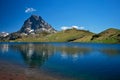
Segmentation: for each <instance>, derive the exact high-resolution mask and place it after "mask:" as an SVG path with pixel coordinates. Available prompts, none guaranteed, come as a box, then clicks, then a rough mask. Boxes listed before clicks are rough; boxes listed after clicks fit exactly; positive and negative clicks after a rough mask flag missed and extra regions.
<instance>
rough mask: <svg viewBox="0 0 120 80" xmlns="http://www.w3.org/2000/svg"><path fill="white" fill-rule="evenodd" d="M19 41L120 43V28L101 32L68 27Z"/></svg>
mask: <svg viewBox="0 0 120 80" xmlns="http://www.w3.org/2000/svg"><path fill="white" fill-rule="evenodd" d="M13 41H17V42H18V41H19V42H95V43H96V42H97V43H120V30H118V29H114V28H110V29H107V30H105V31H103V32H101V33H99V34H94V33H92V32H89V31H86V30H77V29H68V30H65V31H60V32H57V33H54V34H48V33H45V32H44V33H40V34H35V35H28V36H23V37H21V38H19V39H16V40H13Z"/></svg>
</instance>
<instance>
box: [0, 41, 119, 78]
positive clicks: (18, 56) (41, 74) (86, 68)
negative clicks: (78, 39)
mask: <svg viewBox="0 0 120 80" xmlns="http://www.w3.org/2000/svg"><path fill="white" fill-rule="evenodd" d="M0 80H120V44H102V43H72V42H68V43H52V42H51V43H50V42H48V43H47V42H46V43H39V42H36V43H26V42H1V43H0Z"/></svg>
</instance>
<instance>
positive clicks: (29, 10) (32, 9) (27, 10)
mask: <svg viewBox="0 0 120 80" xmlns="http://www.w3.org/2000/svg"><path fill="white" fill-rule="evenodd" d="M35 11H37V10H36V9H34V8H26V10H25V13H31V12H35Z"/></svg>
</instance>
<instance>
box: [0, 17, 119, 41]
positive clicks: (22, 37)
mask: <svg viewBox="0 0 120 80" xmlns="http://www.w3.org/2000/svg"><path fill="white" fill-rule="evenodd" d="M0 41H7V42H9V41H12V42H95V43H120V30H119V29H115V28H109V29H106V30H104V31H102V32H100V33H98V34H95V33H93V32H90V31H87V30H79V29H76V28H72V29H67V30H62V31H56V30H55V29H54V28H53V27H52V26H51V25H50V24H48V23H47V22H46V21H44V20H43V19H42V17H41V16H36V15H31V16H30V17H29V18H28V19H26V20H25V21H24V24H23V26H22V27H21V29H20V30H18V31H17V32H13V33H10V34H9V35H7V36H2V37H1V36H0Z"/></svg>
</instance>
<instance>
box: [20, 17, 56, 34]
mask: <svg viewBox="0 0 120 80" xmlns="http://www.w3.org/2000/svg"><path fill="white" fill-rule="evenodd" d="M19 32H20V33H25V34H30V33H35V34H36V33H41V32H48V33H55V32H56V30H55V29H54V28H53V27H52V26H51V25H49V24H48V23H47V22H45V21H44V20H43V19H42V17H40V16H36V15H31V17H29V18H28V19H27V20H26V21H25V22H24V24H23V26H22V28H21V29H20V30H19Z"/></svg>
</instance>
